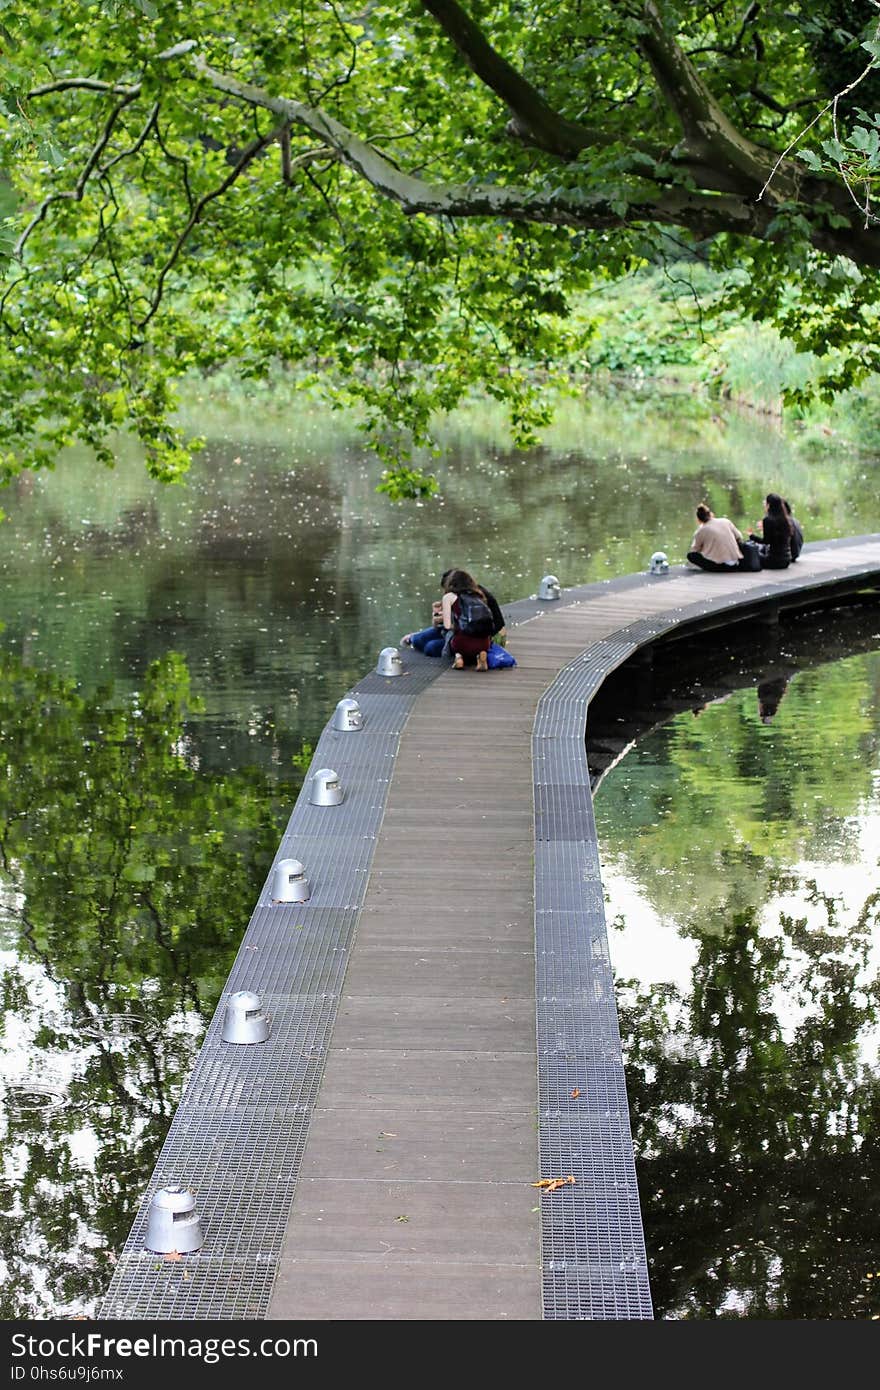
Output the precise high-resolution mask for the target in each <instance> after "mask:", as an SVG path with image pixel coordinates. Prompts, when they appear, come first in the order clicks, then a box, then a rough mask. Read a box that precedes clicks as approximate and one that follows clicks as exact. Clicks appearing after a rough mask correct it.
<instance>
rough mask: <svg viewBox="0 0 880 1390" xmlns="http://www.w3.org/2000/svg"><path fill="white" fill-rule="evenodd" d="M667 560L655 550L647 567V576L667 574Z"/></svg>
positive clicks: (663, 554)
mask: <svg viewBox="0 0 880 1390" xmlns="http://www.w3.org/2000/svg"><path fill="white" fill-rule="evenodd" d="M668 572H669V560H668V558H667V556H666V554H665V552H664V551H662V550H655V551H654V554H653V555H652V556H651V563H650V565H649V567H648V573H649V574H668Z"/></svg>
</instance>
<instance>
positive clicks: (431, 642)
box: [400, 566, 506, 661]
mask: <svg viewBox="0 0 880 1390" xmlns="http://www.w3.org/2000/svg"><path fill="white" fill-rule="evenodd" d="M457 568H458V567H457V566H453V567H452V568H451V569H448V570H444V571H443V573H442V574H441V576H440V588H441V590H442V591H445V589H446V581H447V580H448V578H449V576H450V575H451V574H455V573H456V571H457ZM480 589H481V592H482V594H483V597H484V599H485V600H486V602H487V603H488V605H489V609H490V612H491V614H492V638H493V640H497V641H499V642H500V643H502V644H503V642H504V638H505V636H506V625H505V620H504V614H503V613H502V611H501V607H500V605H499V603H498V600H497V599H496V598H495V595H494V594H491V593H490V592H489V590H488V589H487V588H486V586H485V585H480ZM431 609H432V611H431V626H430V627H423V628H422V629H421V631H420V632H407V633H406V635H405V636H404V637H401V639H400V644H401V646H403V647H414V648H415V650H416V651H417V652H422V653H423V654H424V655H425V656H443V655H444V649H446V648H448V644H449V641H450V640H451V638H452V632H451V631H449V630H448V629H447V628H445V627H444V626H443V605H442V602H441V601H439V600H438V601H437V602H436V603H433V604H432V605H431ZM445 654H446V655H448V656H449V660H450V661H451V660H452V655H451V654H450V653H449V652H448V650H447V651H446V653H445Z"/></svg>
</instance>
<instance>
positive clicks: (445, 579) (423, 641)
mask: <svg viewBox="0 0 880 1390" xmlns="http://www.w3.org/2000/svg"><path fill="white" fill-rule="evenodd" d="M440 588H441V589H442V590H443V597H442V599H440V600H438V601H437V602H436V603H434V604H433V605H432V611H431V626H430V627H425V628H422V630H421V631H420V632H408V633H407V634H406V636H405V637H403V638H401V643H402V645H403V646H405V647H415V649H416V651H417V652H423V653H424V655H425V656H447V657H448V658H449V659H450V660H451V661H452V664H453V666H455V667H456V668H458V669H459V670H461V668H462V667H464V666H476V668H477V670H478V671H487V670H488V669H489V668H488V663H487V659H486V653H487V652H488V650H489V647H490V645H491V643H492V642H493V641H494V640H495V638H496V637H503V636H504V614H503V613H502V611H501V609H500V608H499V606H498V602H497V600H496V599H495V596H494V594H491V593H490V592H489V590H488V589H487V588H485V587H484V586H483V585H480V584H478V583H477V581H476V580H475V579H474V578H472V576H471V575H469V574H468V572H467V570H460V569H449V570H444V572H443V574H442V575H441V576H440ZM459 594H476V595H477V596H478V597H479V598H482V599H484V600H485V602H486V604H487V605H488V607H489V610H490V612H491V614H492V626H493V631H492V632H491V633H489V634H487V635H486V636H483V637H475V636H472V635H471V634H470V633H467V632H460V631H459V630H458V627H457V622H456V619H457V618H458V615H459V611H460V605H459V598H458V596H459Z"/></svg>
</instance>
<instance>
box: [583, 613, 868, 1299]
mask: <svg viewBox="0 0 880 1390" xmlns="http://www.w3.org/2000/svg"><path fill="white" fill-rule="evenodd" d="M866 623H867V627H866V645H868V646H871V647H873V648H876V644H877V632H876V628H877V618H876V613H875V614H874V615H873V617H870V616H869V617H868V618H867V619H866ZM872 627H873V628H874V631H873V633H872V632H871V628H872ZM819 635H820V637H821V633H820V634H819ZM774 640H775V639H774ZM810 640H811V642H812V651H813V655H812V657H811V658H810V660H811V661H812V662H813V663H815V662H816V660H817V659H818V654H819V653H821V652H822V651H823V649H825V650H827V649H828V648H831V647H833V642H831V641H828V642H822V641H819V642H818V643H817V641H816V636H815V632H814V633H813V637H812V638H811V639H810ZM779 641H780V643H781V646H782V649H783V650H782V654H781V655H780V651H779V650H776V651H774V652H773V653H772V654H771V655H772V658H773V659H772V661H769V662H768V660H767V654H766V653H765V654H764V662H763V664H761V665H755V666H754V668H753V671H752V674H751V677H750V679H749V680H748V684H750V685H752V686H755V685H757V686H758V688H759V691H760V685H761V683H762V678H763V683H766V679H767V672H768V670H769V671H770V673H771V678H774V672H775V673H776V674H775V678H777V679H778V668H779V666H780V663H781V665H782V666H783V667H785V669H786V676H787V690H786V693H785V700H784V702H783V703H782V704H781V705H779V706H778V707H777V710H776V711H775V712H774V715H773V718H772V723H771V722H765V721H764V720H763V719H762V714H761V707H760V703H759V702H758V701H756V699H755V692H754V689H752V690H746V691H742V692H741V693H740V694H739V695H730V697H729V698H725V696H724V694H723V693H722V694H721V695H720V696H719V694H718V689H720V687H718V688H715V687H713V674H712V671H711V670H707V668H706V665H705V664H703V682H704V686H703V695H704V696H708V697H709V698H710V699H714V700H716V701H718V703H715V704H707V705H706V706H705V707H704V710H703V715H702V717H701V718H700V719H698V720H694V719H693V717H692V714H689V713H682V714H680V715H678V716H677V717H676V718H675V719H674V720H673V722H672V723H671V724H669V725H668V726H667V727H666V728H664V729H661V730H658V731H656V732H655V733H654V734H653V735H652V736H651V738H650V739H647V740H645V741H644V742H643V743H639V745H638V747H637V748H636V749H635V750H634V751H633V752H632V753H630V754H629V756H628V757H627V758H626V759H625V760H624V761H623V762H622V763H621V764H620V765H619V767H617V768H616V769H615V770H614V771H613V772H612V773H610V775H609V776H608V777H607V780H606V781H604V782H603V784H602V789H601V791H600V793H599V795H598V798H597V804H596V809H597V821H598V825H599V835H600V843H601V845H602V852H603V865H604V868H603V872H604V873H605V877H606V884H607V885H608V897H609V900H610V904H609V921H610V922H611V924H612V927H615V926H616V927H617V928H618V929H619V931H618V932H615V931H614V930H612V932H611V938H612V939H611V950H612V959H615V957H619V960H616V962H615V969H616V975H617V997H618V1008H619V1012H620V1023H621V1033H622V1037H623V1040H624V1052H625V1060H626V1076H627V1089H628V1095H629V1099H630V1107H631V1116H632V1123H633V1136H634V1143H635V1148H636V1156H637V1170H638V1178H639V1190H640V1196H641V1201H642V1209H643V1214H644V1220H645V1233H646V1241H647V1245H648V1258H649V1268H650V1276H651V1288H652V1294H653V1298H654V1303H655V1312H656V1316H658V1317H661V1318H694V1317H696V1318H742V1317H746V1318H835V1319H837V1318H870V1317H872V1316H876V1315H878V1314H880V1254H878V1252H880V1195H878V1194H880V1147H878V1138H880V1069H878V1062H877V1043H878V1037H880V972H878V963H880V950H878V947H880V940H878V936H880V933H878V921H880V868H878V865H877V852H876V838H874V839H873V840H872V839H871V838H870V836H871V832H870V829H869V827H870V825H871V822H872V820H873V824H874V826H875V828H876V825H877V823H878V820H877V818H878V816H880V804H878V794H877V769H878V762H880V759H878V745H880V739H878V729H880V701H878V699H877V690H878V685H880V659H878V657H877V656H876V655H873V656H859V657H855V658H852V659H850V660H848V661H842V662H838V663H836V664H835V665H834V666H828V667H825V668H823V669H822V670H804V669H802V670H801V671H800V674H797V666H798V661H797V653H796V651H794V650H793V648H794V647H796V645H797V644H796V642H795V640H794V636H793V634H791V633H789V634H788V635H785V634H783V636H782V638H781V639H779ZM855 645H856V646H858V643H856V644H855ZM703 655H705V653H703ZM802 656H803V653H802ZM725 659H726V661H727V674H726V676H725V677H724V681H726V684H727V690H728V693H729V692H730V690H732V689H733V687H734V686H735V685H736V682H737V681H739V683H740V685H743V684H746V683H747V681H746V678H744V673H743V670H742V669H740V670H738V671H731V662H730V653H729V652H728V653H727V656H726V658H725ZM774 663H775V666H774ZM677 664H678V665H679V666H682V665H686V663H682V661H681V658H680V656H679V657H678V658H677ZM807 664H809V661H807V660H804V665H807ZM715 674H716V675H717V672H716V673H715ZM663 679H664V677H663V674H662V673H660V675H659V676H658V680H659V681H660V684H661V685H662V683H663ZM686 682H687V673H686V671H685V672H681V671H680V672H679V684H678V689H679V690H680V691H683V690H684V688H685V686H686ZM722 684H723V681H722ZM668 694H669V686H668V684H667V686H666V687H665V689H664V691H663V692H662V693H661V698H663V697H665V696H666V695H668ZM759 700H760V694H759ZM624 713H626V712H625V711H624ZM866 845H867V846H868V850H867V852H866V848H865V846H866ZM872 845H873V849H871V846H872ZM866 894H867V896H866ZM664 950H666V952H667V955H668V956H669V957H671V956H672V955H673V954H675V956H676V959H677V965H676V966H675V967H674V968H673V967H671V966H670V965H669V961H668V959H667V961H665V962H664V960H663V952H664ZM640 953H641V958H640ZM649 957H650V961H649ZM643 965H644V968H642V966H643Z"/></svg>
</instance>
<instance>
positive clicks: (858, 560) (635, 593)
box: [99, 535, 880, 1321]
mask: <svg viewBox="0 0 880 1390" xmlns="http://www.w3.org/2000/svg"><path fill="white" fill-rule="evenodd" d="M877 584H880V535H872V536H863V537H858V538H854V539H848V540H840V541H833V542H824V543H821V544H815V545H811V546H807V547H805V549H804V551H803V552H802V555H801V558H800V559H799V561H798V563H797V564H796V565H794V566H792V568H791V569H789V570H785V571H781V572H773V571H764V572H762V573H761V574H740V573H733V574H730V575H707V574H703V573H700V572H696V571H694V572H691V571H685V570H683V569H680V568H675V569H672V570H670V572H669V573H668V574H666V575H662V576H653V575H647V574H640V575H630V576H627V577H626V578H622V579H616V580H610V581H603V582H601V583H597V584H588V585H584V586H582V587H580V588H574V589H566V590H563V592H562V596H561V598H559V599H558V600H555V601H553V602H551V603H540V602H538V601H537V600H534V599H532V600H524V601H522V602H518V603H514V604H510V605H508V606H506V608H505V612H506V615H507V617H508V627H509V629H510V632H511V636H510V642H509V645H510V649H511V651H512V652H513V653H514V654H515V655H516V658H517V661H518V666H517V668H516V669H515V670H512V671H505V672H497V673H492V674H490V675H488V676H482V675H478V674H477V673H476V672H473V671H465V672H458V671H453V670H451V669H449V668H447V667H441V665H440V663H439V662H436V661H433V662H432V661H430V660H429V659H426V658H424V657H421V656H419V655H418V654H417V653H414V652H409V651H408V652H405V653H404V656H403V661H404V668H405V670H404V674H403V675H401V676H395V677H383V676H379V675H378V674H376V673H373V674H371V675H369V676H367V677H366V678H365V679H364V680H362V681H361V682H360V683H359V684H358V685H357V686H356V687H355V689H354V691H353V692H352V693H353V695H354V696H355V697H356V699H357V700H358V703H359V704H360V706H361V709H362V711H363V715H364V727H363V728H362V729H361V730H360V731H356V732H355V731H349V732H342V731H337V730H335V729H333V728H332V727H331V726H330V725H329V724H328V726H327V728H326V729H325V731H324V733H323V734H322V736H321V739H320V741H319V743H318V746H317V748H316V750H315V756H314V760H313V767H314V768H321V767H330V768H333V769H334V770H335V771H336V772H338V774H339V778H340V781H341V783H342V785H343V788H344V790H345V799H344V801H343V802H342V804H341V805H338V806H321V807H318V806H314V805H311V804H310V802H309V800H308V795H307V788H308V778H307V779H306V786H305V787H304V790H303V792H302V794H301V795H300V797H299V799H298V801H297V803H296V806H295V807H294V809H293V812H292V814H291V817H290V821H289V824H288V826H287V830H286V832H285V835H284V838H283V840H282V843H281V845H280V847H279V851H278V856H277V859H276V863H277V862H278V861H279V860H281V859H284V858H289V857H295V858H297V859H299V860H300V861H302V863H303V865H304V866H305V872H306V876H307V878H308V880H309V883H310V888H311V897H310V898H309V900H308V901H307V902H305V903H301V904H284V905H277V904H274V903H273V901H272V898H271V887H272V881H273V874H272V872H271V871H270V874H269V876H268V878H267V881H266V884H265V886H264V889H263V892H262V894H261V896H260V899H259V902H258V903H257V906H256V908H255V910H254V913H253V916H252V917H251V920H250V923H249V924H248V926H247V930H246V931H245V933H244V937H243V940H242V944H241V948H240V950H239V953H238V956H237V957H236V960H235V962H234V965H233V967H232V970H231V973H230V976H229V979H228V982H227V989H226V992H225V993H224V996H223V997H222V998H221V1001H220V1006H219V1008H218V1010H217V1013H216V1015H215V1017H214V1019H213V1020H212V1022H211V1024H210V1026H209V1028H208V1031H207V1034H206V1037H205V1040H204V1043H203V1045H202V1048H201V1050H200V1052H199V1055H198V1058H197V1060H196V1064H195V1067H194V1070H193V1074H192V1077H191V1079H190V1081H189V1084H188V1086H187V1088H186V1091H185V1093H184V1095H183V1098H182V1100H181V1103H180V1106H179V1108H178V1110H177V1112H176V1114H175V1117H174V1119H173V1122H172V1124H171V1128H170V1130H169V1133H168V1136H167V1139H166V1142H165V1145H164V1147H163V1149H162V1152H161V1154H160V1156H159V1160H158V1163H157V1166H156V1169H155V1172H154V1173H153V1176H152V1179H151V1182H150V1184H149V1187H148V1190H147V1192H146V1194H145V1196H144V1199H143V1202H142V1204H141V1208H140V1211H139V1213H138V1216H137V1218H136V1219H135V1222H134V1225H133V1227H132V1230H131V1234H130V1236H129V1239H128V1241H127V1243H126V1245H125V1248H124V1250H123V1252H122V1253H121V1255H120V1257H119V1260H118V1264H117V1266H116V1269H115V1272H114V1275H113V1279H112V1282H111V1284H110V1287H109V1289H108V1291H107V1294H106V1296H105V1298H104V1300H103V1303H102V1306H101V1309H100V1313H99V1316H100V1317H101V1318H144V1319H166V1318H172V1319H238V1318H244V1319H294V1320H300V1319H302V1320H306V1319H309V1320H310V1319H345V1320H352V1319H384V1320H389V1321H391V1320H401V1319H404V1320H405V1319H417V1320H425V1319H449V1320H455V1321H461V1320H464V1319H477V1320H490V1319H505V1318H506V1319H518V1320H523V1319H536V1320H537V1319H541V1318H544V1319H605V1320H608V1319H637V1318H650V1317H651V1316H652V1306H651V1295H650V1287H649V1280H648V1268H647V1262H646V1256H645V1244H644V1237H643V1232H642V1222H641V1214H640V1209H639V1200H638V1190H637V1185H636V1172H635V1165H634V1161H633V1151H632V1140H631V1134H630V1124H629V1113H628V1108H627V1099H626V1089H625V1080H624V1072H623V1065H622V1061H621V1050H620V1037H619V1032H618V1024H617V1012H616V1007H615V1001H614V993H613V982H612V969H611V962H610V959H609V951H608V941H607V936H606V927H605V918H604V911H603V891H602V883H601V879H600V873H599V852H598V846H597V842H596V831H595V824H594V820H593V809H592V800H591V795H590V779H589V772H588V768H587V762H586V752H585V747H584V727H585V722H586V709H587V705H588V703H589V701H590V698H591V697H592V695H593V694H595V692H596V690H597V689H598V687H599V686H600V685H601V683H602V681H603V680H604V678H605V677H606V675H608V673H609V672H610V671H612V670H614V669H615V668H616V667H618V666H619V665H620V664H621V663H622V662H624V661H625V660H626V659H627V658H628V657H630V656H632V655H633V654H634V653H635V652H636V651H637V650H638V649H639V648H643V647H646V646H648V645H650V644H651V643H652V642H654V641H656V640H659V639H661V638H663V637H664V636H666V637H668V636H669V635H671V634H672V633H673V632H675V631H678V630H682V629H685V630H687V629H693V628H694V627H697V628H698V627H700V626H706V625H714V624H716V623H724V622H729V621H732V620H738V619H742V618H747V617H763V618H765V619H767V618H769V619H770V620H772V619H773V618H774V617H775V616H776V615H777V614H778V612H779V610H780V608H785V607H787V606H790V605H794V606H804V605H811V604H815V603H817V602H820V601H824V600H827V599H828V598H829V597H832V596H834V595H835V594H836V593H838V592H839V593H844V592H846V591H849V590H855V589H858V588H860V587H868V586H870V587H874V586H876V585H877ZM342 693H343V692H340V694H342ZM218 908H219V909H220V910H222V904H218ZM238 990H253V991H255V992H256V993H257V994H259V996H260V998H261V1000H262V1002H263V1005H264V1007H265V1008H266V1009H267V1011H268V1012H269V1013H270V1015H271V1031H270V1036H269V1038H268V1040H267V1041H265V1042H262V1043H256V1044H250V1045H236V1044H232V1043H227V1042H224V1041H223V1039H222V1037H221V1025H222V1020H223V1016H224V1012H225V1002H224V1001H225V999H226V998H227V996H228V994H229V993H230V992H233V991H238ZM539 1177H541V1178H560V1177H561V1178H569V1177H573V1178H574V1182H566V1183H565V1184H564V1185H563V1186H561V1187H560V1188H558V1189H557V1190H555V1191H553V1192H550V1193H548V1194H546V1195H544V1194H542V1193H541V1192H540V1191H539V1189H538V1188H536V1187H534V1186H531V1184H532V1183H534V1182H536V1181H537V1180H538V1178H539ZM172 1185H181V1186H183V1187H188V1188H191V1189H192V1191H193V1192H194V1193H195V1200H196V1208H197V1211H198V1214H199V1218H200V1223H201V1228H202V1232H203V1236H204V1239H203V1243H202V1245H201V1247H200V1248H199V1249H198V1250H197V1251H195V1252H194V1253H191V1254H187V1255H184V1256H183V1257H182V1258H176V1259H173V1260H168V1259H163V1258H162V1256H161V1255H158V1256H157V1255H156V1254H153V1253H151V1252H150V1251H148V1250H147V1249H146V1248H145V1244H144V1236H145V1232H146V1225H147V1216H148V1211H149V1207H150V1202H151V1198H152V1195H153V1194H154V1192H155V1191H156V1190H157V1189H159V1188H163V1187H168V1186H172Z"/></svg>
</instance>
